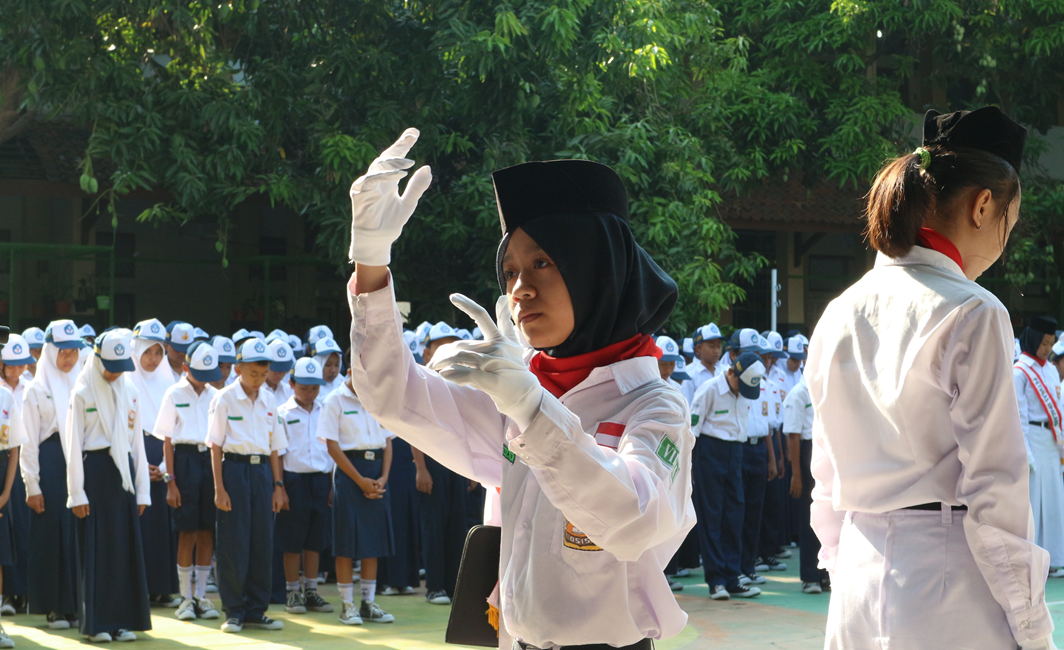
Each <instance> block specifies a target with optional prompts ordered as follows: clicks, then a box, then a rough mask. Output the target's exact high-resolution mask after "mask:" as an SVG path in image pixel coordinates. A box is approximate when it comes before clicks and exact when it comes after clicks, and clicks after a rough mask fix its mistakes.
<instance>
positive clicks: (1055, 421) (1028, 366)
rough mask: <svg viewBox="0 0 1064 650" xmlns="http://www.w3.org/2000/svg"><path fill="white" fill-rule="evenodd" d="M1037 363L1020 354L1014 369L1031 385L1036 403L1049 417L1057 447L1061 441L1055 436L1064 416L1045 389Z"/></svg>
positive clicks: (1047, 389)
mask: <svg viewBox="0 0 1064 650" xmlns="http://www.w3.org/2000/svg"><path fill="white" fill-rule="evenodd" d="M1037 363H1038V362H1037V361H1036V360H1035V359H1034V358H1033V357H1031V356H1029V355H1027V354H1021V355H1020V360H1019V361H1017V362H1016V365H1015V366H1014V367H1015V368H1016V369H1017V370H1019V371H1020V372H1022V373H1023V375H1024V377H1027V382H1028V383H1029V384H1031V388H1033V389H1034V392H1035V395H1038V401H1039V402H1041V403H1042V410H1044V411H1045V412H1046V415H1048V416H1049V430H1050V431H1051V432H1052V433H1053V441H1054V442H1056V443H1057V445H1058V446H1059V445H1060V444H1061V442H1062V441H1061V440H1060V438H1059V436H1058V435H1057V434H1058V433H1059V432H1060V430H1061V429H1060V426H1061V421H1062V420H1064V415H1062V414H1061V412H1060V406H1059V405H1058V404H1057V400H1056V398H1054V397H1053V393H1051V392H1050V391H1049V388H1048V387H1046V382H1045V378H1044V377H1043V376H1042V372H1041V369H1040V368H1036V367H1035V365H1036V364H1037ZM1022 417H1026V414H1023V415H1022Z"/></svg>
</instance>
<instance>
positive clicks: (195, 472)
mask: <svg viewBox="0 0 1064 650" xmlns="http://www.w3.org/2000/svg"><path fill="white" fill-rule="evenodd" d="M183 369H184V374H183V375H182V376H181V379H180V380H178V382H177V383H176V384H174V385H173V386H171V387H170V388H168V389H167V390H166V393H165V394H164V395H163V399H162V403H161V404H160V406H159V417H158V419H157V420H156V421H155V431H154V433H155V435H156V436H161V437H162V438H163V440H164V441H165V442H164V448H163V453H164V454H165V457H166V467H167V468H169V471H168V472H167V473H166V475H165V476H164V477H163V480H164V481H165V483H166V503H167V505H168V506H169V507H170V508H172V509H173V518H174V526H175V528H176V529H177V531H178V538H177V576H178V582H179V588H180V593H181V605H180V606H179V607H178V608H177V612H176V613H175V615H176V616H177V618H178V620H181V621H191V620H194V619H197V618H203V619H213V618H218V617H219V616H220V614H219V613H218V610H216V609H215V608H214V603H212V602H211V601H210V600H209V599H208V598H207V577H208V576H209V575H210V573H211V555H212V553H213V552H214V525H215V507H214V478H213V476H212V475H211V453H210V452H209V451H208V450H207V445H206V444H205V443H206V440H207V416H208V413H209V412H210V406H211V400H213V399H214V396H215V395H216V394H217V393H218V389H216V388H214V387H213V386H211V385H210V384H211V382H213V381H217V380H218V378H219V377H221V376H222V373H221V369H220V368H219V363H218V351H217V350H215V349H214V347H213V346H211V345H208V344H206V343H203V342H202V341H196V342H195V343H193V344H192V345H190V346H189V348H188V351H187V352H186V353H185V364H184V368H183ZM193 562H195V565H193ZM193 566H195V574H193ZM193 582H195V591H193V586H192V585H193Z"/></svg>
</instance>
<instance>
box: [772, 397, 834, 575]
mask: <svg viewBox="0 0 1064 650" xmlns="http://www.w3.org/2000/svg"><path fill="white" fill-rule="evenodd" d="M783 434H784V435H785V436H787V458H788V459H789V461H790V465H791V485H790V494H791V497H792V498H795V499H799V504H798V535H799V538H798V548H799V549H800V555H799V566H800V573H799V577H800V578H801V579H802V592H803V593H807V594H819V593H822V592H823V591H824V589H826V588H828V587H829V586H830V579H829V576H828V574H827V572H826V571H824V570H823V569H819V568H817V563H818V562H819V557H818V555H819V553H820V541H819V540H817V538H816V534H815V533H814V532H813V529H812V527H810V525H809V507H810V504H811V503H812V501H813V499H812V494H813V476H812V474H811V473H810V461H811V459H812V453H813V403H812V400H811V399H810V397H809V387H808V386H806V383H805V378H804V377H803V378H802V379H801V380H799V381H798V384H797V385H796V386H795V387H794V388H792V389H791V392H789V393H787V398H786V399H784V400H783Z"/></svg>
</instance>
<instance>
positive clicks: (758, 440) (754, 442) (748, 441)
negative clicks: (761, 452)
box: [746, 436, 768, 445]
mask: <svg viewBox="0 0 1064 650" xmlns="http://www.w3.org/2000/svg"><path fill="white" fill-rule="evenodd" d="M767 437H768V436H754V437H752V438H747V439H746V444H748V445H760V444H763V443H764V442H765V438H767Z"/></svg>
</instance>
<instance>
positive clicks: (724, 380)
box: [710, 372, 731, 395]
mask: <svg viewBox="0 0 1064 650" xmlns="http://www.w3.org/2000/svg"><path fill="white" fill-rule="evenodd" d="M710 381H714V382H717V383H716V384H715V387H716V389H717V393H719V394H720V395H723V394H724V393H730V392H731V386H729V385H728V374H727V373H723V372H722V373H720V374H719V375H717V376H716V377H714V378H713V379H710Z"/></svg>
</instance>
